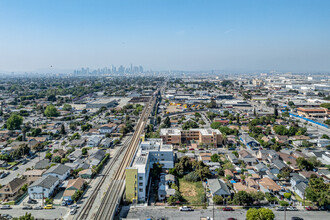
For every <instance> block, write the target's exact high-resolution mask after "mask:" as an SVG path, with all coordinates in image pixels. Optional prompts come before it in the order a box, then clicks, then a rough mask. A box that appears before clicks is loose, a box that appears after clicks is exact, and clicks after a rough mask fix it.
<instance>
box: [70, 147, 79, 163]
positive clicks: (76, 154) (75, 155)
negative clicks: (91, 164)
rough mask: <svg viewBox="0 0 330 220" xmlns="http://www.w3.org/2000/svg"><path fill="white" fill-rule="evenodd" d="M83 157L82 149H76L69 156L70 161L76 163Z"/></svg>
mask: <svg viewBox="0 0 330 220" xmlns="http://www.w3.org/2000/svg"><path fill="white" fill-rule="evenodd" d="M81 157H82V150H81V149H76V150H75V151H73V152H72V153H71V154H70V155H69V156H68V159H69V160H70V161H75V160H78V159H80V158H81Z"/></svg>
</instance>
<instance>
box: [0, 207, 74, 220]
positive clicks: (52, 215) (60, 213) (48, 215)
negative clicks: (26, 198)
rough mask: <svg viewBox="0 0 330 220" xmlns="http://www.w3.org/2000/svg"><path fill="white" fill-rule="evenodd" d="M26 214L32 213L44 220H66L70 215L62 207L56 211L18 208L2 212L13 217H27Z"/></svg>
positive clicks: (0, 211) (1, 212)
mask: <svg viewBox="0 0 330 220" xmlns="http://www.w3.org/2000/svg"><path fill="white" fill-rule="evenodd" d="M26 212H28V213H31V214H32V215H33V216H34V217H37V218H43V219H60V218H61V217H63V218H64V219H66V218H67V216H68V215H69V209H68V208H65V207H61V206H59V207H57V206H56V207H55V208H54V209H43V210H23V209H22V208H18V207H17V208H12V209H9V210H0V214H9V215H11V216H13V217H19V216H22V215H25V213H26Z"/></svg>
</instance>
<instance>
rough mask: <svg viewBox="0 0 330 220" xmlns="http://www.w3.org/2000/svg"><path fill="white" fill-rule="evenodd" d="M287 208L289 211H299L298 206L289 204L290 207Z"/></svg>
mask: <svg viewBox="0 0 330 220" xmlns="http://www.w3.org/2000/svg"><path fill="white" fill-rule="evenodd" d="M286 210H288V211H298V209H297V207H294V206H289V207H287V209H286Z"/></svg>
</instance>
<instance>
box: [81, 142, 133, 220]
mask: <svg viewBox="0 0 330 220" xmlns="http://www.w3.org/2000/svg"><path fill="white" fill-rule="evenodd" d="M131 139H132V137H129V138H127V139H126V140H125V142H124V143H123V144H122V147H121V148H120V149H119V151H117V152H116V154H115V156H114V157H112V158H111V161H110V164H109V165H108V166H107V167H106V170H105V173H104V175H103V176H102V178H101V180H100V181H99V182H98V183H97V185H96V187H95V189H94V191H93V192H92V194H91V195H90V196H89V199H88V200H87V202H86V203H85V205H84V206H83V207H82V210H81V211H80V212H79V213H78V216H77V218H76V219H87V218H88V215H89V212H90V210H91V209H92V207H93V204H94V201H95V199H96V198H97V194H98V193H99V190H100V188H101V186H102V184H103V183H104V181H105V180H106V178H107V176H108V175H109V173H110V171H111V170H112V169H113V166H114V165H115V163H116V161H117V160H118V158H119V157H120V155H121V154H122V153H123V152H124V151H125V149H126V147H127V146H128V144H129V142H130V141H131Z"/></svg>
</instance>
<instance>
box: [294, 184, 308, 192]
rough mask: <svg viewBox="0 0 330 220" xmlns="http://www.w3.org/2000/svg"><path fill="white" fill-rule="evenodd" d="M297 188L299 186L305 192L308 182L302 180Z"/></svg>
mask: <svg viewBox="0 0 330 220" xmlns="http://www.w3.org/2000/svg"><path fill="white" fill-rule="evenodd" d="M296 188H297V189H298V190H299V191H300V192H302V193H304V192H305V189H306V188H307V184H306V183H304V182H300V183H298V184H297V185H296Z"/></svg>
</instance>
